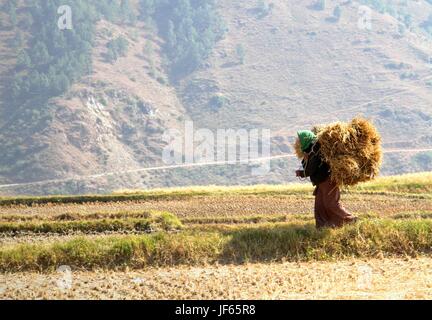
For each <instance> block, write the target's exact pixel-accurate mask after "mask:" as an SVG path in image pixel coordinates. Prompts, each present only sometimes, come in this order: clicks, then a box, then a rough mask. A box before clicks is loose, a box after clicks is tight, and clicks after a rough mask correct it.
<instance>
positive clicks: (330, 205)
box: [314, 178, 357, 228]
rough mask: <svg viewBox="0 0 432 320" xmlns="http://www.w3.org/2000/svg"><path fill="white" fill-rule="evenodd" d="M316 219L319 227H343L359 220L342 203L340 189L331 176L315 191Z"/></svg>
mask: <svg viewBox="0 0 432 320" xmlns="http://www.w3.org/2000/svg"><path fill="white" fill-rule="evenodd" d="M314 195H315V221H316V227H317V228H323V227H332V228H334V227H341V226H343V225H344V224H347V223H353V222H355V221H356V220H357V218H356V217H354V216H353V215H352V214H351V213H349V212H348V211H346V210H345V209H344V207H343V206H342V205H341V203H340V189H339V187H338V186H337V185H336V184H335V183H333V182H332V181H331V180H330V178H328V179H327V180H326V181H324V182H322V183H320V184H319V185H318V186H317V187H316V188H315V191H314Z"/></svg>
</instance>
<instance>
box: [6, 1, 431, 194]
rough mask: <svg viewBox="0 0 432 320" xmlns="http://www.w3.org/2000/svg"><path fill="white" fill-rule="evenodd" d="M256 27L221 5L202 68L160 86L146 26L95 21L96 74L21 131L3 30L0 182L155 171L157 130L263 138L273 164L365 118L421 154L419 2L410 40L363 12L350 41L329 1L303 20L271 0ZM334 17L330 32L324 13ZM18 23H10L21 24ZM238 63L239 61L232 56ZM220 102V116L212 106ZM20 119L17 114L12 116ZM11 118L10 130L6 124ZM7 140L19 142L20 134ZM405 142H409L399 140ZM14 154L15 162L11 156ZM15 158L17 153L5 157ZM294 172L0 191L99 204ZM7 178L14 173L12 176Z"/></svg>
mask: <svg viewBox="0 0 432 320" xmlns="http://www.w3.org/2000/svg"><path fill="white" fill-rule="evenodd" d="M272 3H273V7H272V9H271V10H270V11H269V12H268V14H267V15H264V16H260V14H259V12H258V11H257V4H256V3H255V2H254V1H251V2H241V3H239V2H232V1H225V0H221V1H220V2H219V4H218V5H219V12H220V14H221V15H222V17H223V19H224V20H225V22H226V25H227V27H228V32H227V33H226V35H225V38H224V39H223V40H221V41H220V42H219V43H218V44H217V46H216V48H215V49H214V50H213V53H212V54H211V56H210V57H209V59H208V60H207V61H205V62H204V63H203V65H202V66H201V68H199V69H198V70H197V71H195V72H194V73H192V74H191V75H190V76H188V77H186V78H185V79H183V80H181V81H180V82H179V83H178V84H175V85H174V84H170V83H169V81H168V79H169V77H168V75H167V72H166V68H165V65H164V62H163V51H162V46H163V41H162V39H161V38H160V37H158V36H157V34H156V32H155V30H154V29H152V28H149V26H147V25H145V24H144V23H143V22H138V24H137V25H136V26H134V27H132V26H126V25H121V24H113V23H109V22H107V21H104V20H103V21H101V22H100V23H99V24H98V26H97V34H96V45H95V47H94V49H93V62H94V70H93V73H92V74H91V75H89V76H87V77H84V78H83V79H82V81H80V82H79V83H76V84H75V85H74V86H73V87H72V88H71V90H70V91H69V92H68V93H67V94H65V95H64V96H62V97H59V98H55V99H52V100H51V101H50V110H49V114H50V117H49V118H50V120H49V121H48V122H41V123H40V124H34V125H33V126H30V127H29V128H27V126H22V120H21V119H20V117H12V120H11V121H9V114H8V112H7V108H6V106H5V105H4V100H5V99H4V94H5V92H4V84H5V83H7V81H8V80H7V79H9V74H8V72H9V73H10V68H9V67H10V65H11V64H13V63H14V59H13V58H14V57H13V52H11V51H10V50H8V49H7V48H8V44H7V41H9V40H10V39H11V37H12V36H13V35H12V34H11V31H10V30H9V29H8V28H1V30H0V40H1V43H0V54H1V56H2V57H3V59H2V62H1V64H0V75H1V81H0V109H1V111H2V112H3V114H4V116H2V118H1V119H0V133H1V134H2V135H3V138H4V139H3V140H4V141H6V142H5V143H4V145H2V146H0V147H1V148H2V149H1V150H2V152H12V151H11V150H12V147H14V146H15V147H16V146H17V145H18V146H19V148H18V151H16V154H17V155H16V160H15V161H14V162H13V163H8V164H7V165H5V166H4V167H3V168H1V169H2V170H1V172H0V182H2V183H15V182H28V181H38V180H45V179H53V178H55V179H57V178H73V177H76V176H86V175H91V174H97V173H102V172H107V171H108V172H111V171H114V172H115V171H122V170H128V169H135V168H140V167H149V166H151V165H160V164H162V159H161V157H162V149H163V147H164V146H165V142H164V141H163V139H162V137H163V133H164V132H165V131H166V130H167V129H173V128H174V129H179V130H181V131H182V130H183V125H184V121H185V120H190V119H191V120H193V121H194V124H195V128H197V129H198V128H208V129H212V130H216V129H224V128H247V129H248V128H249V129H250V128H268V129H271V130H272V135H273V136H274V139H273V140H272V142H273V143H274V145H273V148H272V150H273V151H274V152H275V153H280V152H290V146H289V141H290V139H291V137H292V136H293V135H294V133H295V131H296V130H297V129H300V128H309V127H311V126H312V125H314V124H317V123H325V122H329V121H335V120H347V119H350V118H352V117H354V116H355V115H357V114H363V115H365V116H367V117H369V118H372V119H373V120H374V121H375V123H376V125H377V126H378V128H379V130H380V132H382V135H383V143H384V146H385V147H386V148H417V147H430V146H431V144H432V135H431V134H430V132H432V111H431V107H430V101H431V100H432V89H431V88H432V87H431V83H432V82H431V80H432V79H431V72H430V71H431V64H430V61H431V59H430V57H431V56H432V49H431V48H432V45H431V44H432V41H431V38H430V37H429V38H428V37H427V36H426V34H425V33H423V31H422V30H421V28H420V27H419V25H420V24H421V22H423V21H424V20H425V19H426V18H427V17H428V15H429V13H431V12H432V5H430V4H429V3H427V2H425V1H412V2H409V4H408V5H407V6H406V7H403V10H405V11H406V12H408V13H410V14H411V15H412V17H413V22H412V27H411V29H407V28H405V29H406V30H404V31H401V30H400V22H399V21H398V20H397V19H396V18H394V17H392V16H390V15H389V14H381V13H378V12H377V11H373V10H372V15H371V21H370V22H371V28H370V29H365V28H359V26H358V21H359V2H358V1H352V2H346V1H334V2H331V3H330V2H327V5H326V9H325V10H322V11H317V10H313V9H311V8H310V6H309V4H310V3H308V2H302V1H294V0H290V1H282V0H275V1H272ZM336 5H339V6H340V8H341V18H340V19H339V21H335V20H334V19H333V20H332V19H331V17H332V14H333V9H334V8H335V6H336ZM18 13H19V15H18V16H20V14H21V13H20V11H19V12H18ZM119 35H122V36H123V37H125V38H126V39H127V40H128V41H129V50H128V52H127V53H126V55H125V56H124V57H120V58H119V59H118V60H117V61H116V62H114V63H110V62H108V61H107V59H106V52H107V48H106V44H107V42H108V41H110V40H112V39H114V38H115V37H117V36H119ZM239 47H241V48H242V49H243V50H242V51H243V52H244V59H243V60H244V61H243V62H242V61H241V60H242V59H241V57H240V56H239V53H238V52H239V50H238V48H239ZM215 96H219V97H223V98H224V101H225V103H224V105H223V106H222V107H221V108H220V109H215V108H212V107H211V103H210V102H211V100H212V98H214V97H215ZM17 113H20V111H19V110H18V111H17ZM6 119H8V121H6ZM17 130H18V131H17ZM407 133H409V136H407ZM14 150H15V149H14ZM13 152H15V151H13ZM412 157H413V154H394V155H389V156H386V158H385V163H384V168H383V173H384V174H396V173H401V172H411V171H419V170H420V169H423V170H430V168H429V167H427V165H428V164H425V163H424V162H420V163H419V162H416V161H413V158H412ZM294 166H295V164H294V162H288V163H287V162H283V163H282V164H281V163H277V164H275V166H274V167H273V170H272V172H271V173H270V174H268V175H266V176H264V177H256V176H251V175H250V170H249V168H247V167H244V166H243V167H241V166H234V167H232V166H231V167H223V168H205V169H191V170H190V171H187V170H184V171H182V170H175V171H172V172H152V173H134V174H120V175H113V176H110V177H104V178H98V179H85V180H79V179H78V180H74V181H70V182H67V183H63V184H50V185H41V186H38V188H36V187H34V186H31V187H29V188H23V189H13V188H12V189H9V190H6V189H5V190H1V192H2V193H5V194H14V193H35V192H36V193H62V192H64V193H84V192H105V191H111V190H113V189H118V188H122V187H129V188H145V187H163V186H173V185H177V186H181V185H191V184H208V183H215V184H232V183H242V184H250V183H280V182H283V181H286V180H289V179H292V174H291V172H292V170H293V169H295V167H294ZM9 167H10V168H14V169H13V170H12V169H9Z"/></svg>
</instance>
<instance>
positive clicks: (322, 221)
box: [314, 186, 328, 229]
mask: <svg viewBox="0 0 432 320" xmlns="http://www.w3.org/2000/svg"><path fill="white" fill-rule="evenodd" d="M314 195H315V209H314V213H315V224H316V227H317V228H318V229H319V228H323V227H326V226H327V225H328V221H327V220H328V218H327V213H326V209H325V207H324V201H323V193H322V188H321V187H320V186H316V187H315V191H314Z"/></svg>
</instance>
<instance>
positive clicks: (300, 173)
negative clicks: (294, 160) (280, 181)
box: [296, 170, 305, 178]
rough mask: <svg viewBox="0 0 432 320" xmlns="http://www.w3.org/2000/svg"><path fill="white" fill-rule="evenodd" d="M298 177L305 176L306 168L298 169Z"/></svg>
mask: <svg viewBox="0 0 432 320" xmlns="http://www.w3.org/2000/svg"><path fill="white" fill-rule="evenodd" d="M296 177H300V178H304V177H305V173H304V170H296Z"/></svg>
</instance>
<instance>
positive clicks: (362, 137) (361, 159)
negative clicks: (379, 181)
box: [295, 117, 382, 187]
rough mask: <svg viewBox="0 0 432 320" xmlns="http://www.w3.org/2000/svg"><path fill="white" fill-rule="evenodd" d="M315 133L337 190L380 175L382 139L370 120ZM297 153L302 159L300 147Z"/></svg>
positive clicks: (344, 124)
mask: <svg viewBox="0 0 432 320" xmlns="http://www.w3.org/2000/svg"><path fill="white" fill-rule="evenodd" d="M313 131H314V132H315V134H316V135H317V136H318V142H319V143H320V145H321V156H322V158H323V160H324V161H325V162H326V163H328V164H329V166H330V170H331V179H332V180H333V181H334V182H335V183H336V184H337V185H338V186H341V187H343V186H353V185H356V184H358V183H360V182H366V181H370V180H373V179H374V178H375V177H376V176H377V175H378V174H379V170H380V167H381V163H382V149H381V137H380V135H379V133H378V131H377V129H376V128H375V127H374V125H373V124H372V123H371V122H369V121H368V120H366V119H364V118H361V117H357V118H354V119H353V120H352V121H351V122H349V123H343V122H335V123H332V124H329V125H326V126H323V127H315V128H314V129H313ZM296 144H298V143H296ZM295 149H296V153H297V155H301V149H300V148H299V146H295Z"/></svg>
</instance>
